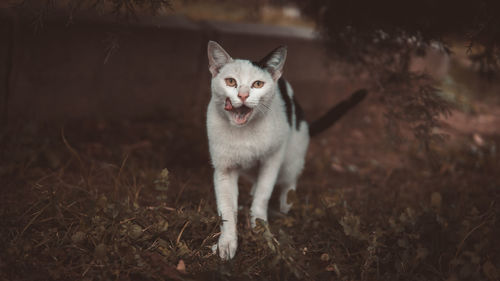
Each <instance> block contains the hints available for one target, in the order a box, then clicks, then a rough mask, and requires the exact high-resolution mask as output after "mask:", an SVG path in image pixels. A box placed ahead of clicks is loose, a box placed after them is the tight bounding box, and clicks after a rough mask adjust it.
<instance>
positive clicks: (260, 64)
mask: <svg viewBox="0 0 500 281" xmlns="http://www.w3.org/2000/svg"><path fill="white" fill-rule="evenodd" d="M250 62H251V63H252V64H253V65H254V66H256V67H258V68H260V69H262V70H266V69H265V67H266V65H265V64H264V63H262V61H250Z"/></svg>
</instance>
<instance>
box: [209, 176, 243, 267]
mask: <svg viewBox="0 0 500 281" xmlns="http://www.w3.org/2000/svg"><path fill="white" fill-rule="evenodd" d="M214 186H215V197H216V201H217V212H218V213H219V216H221V217H222V226H221V234H220V236H219V241H218V243H217V249H218V250H219V256H220V257H221V259H223V260H228V259H232V258H233V257H234V254H235V253H236V248H237V247H238V235H237V231H236V220H237V216H238V214H237V212H238V172H237V171H236V170H227V169H217V168H216V169H215V172H214Z"/></svg>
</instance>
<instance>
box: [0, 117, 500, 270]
mask: <svg viewBox="0 0 500 281" xmlns="http://www.w3.org/2000/svg"><path fill="white" fill-rule="evenodd" d="M169 121H170V122H169ZM351 121H352V120H350V119H346V120H345V122H346V124H345V126H340V127H339V128H335V129H334V131H339V130H342V131H344V132H345V131H349V130H350V129H348V127H354V128H352V130H355V129H356V127H359V126H360V125H359V124H349V122H351ZM178 123H179V122H173V120H164V121H163V122H159V121H155V120H146V121H124V122H118V123H109V122H104V121H99V122H97V121H96V122H76V123H74V124H67V125H66V126H64V130H61V129H60V128H61V127H60V126H55V125H52V126H37V125H29V126H27V125H24V126H19V127H17V128H16V129H17V130H14V129H11V131H9V133H8V134H6V135H4V136H3V138H2V159H5V160H4V161H2V165H1V170H0V171H1V177H2V183H3V187H4V190H3V192H2V198H1V201H2V204H1V206H2V208H0V219H1V222H2V228H1V229H0V232H1V236H0V237H1V241H0V242H1V244H0V245H1V246H0V247H1V249H0V252H1V255H0V277H1V278H3V279H4V280H81V279H82V280H235V279H238V280H246V279H248V280H261V279H267V280H269V279H270V280H498V272H497V270H498V269H497V268H496V265H498V264H499V261H500V257H499V248H498V244H497V243H496V242H497V240H498V239H497V237H499V235H500V228H499V226H498V222H497V215H498V213H499V206H498V199H499V186H500V180H499V178H498V176H497V175H498V172H499V165H498V164H499V157H498V154H497V152H496V151H495V148H496V147H498V145H499V143H500V138H498V136H487V137H485V138H486V142H485V143H483V144H482V146H477V145H476V146H475V149H471V147H473V146H471V145H474V143H473V142H471V141H468V140H464V141H463V142H462V143H459V144H457V145H455V146H454V147H455V148H453V149H452V148H447V149H441V150H437V151H438V152H437V153H440V159H442V161H441V162H440V163H441V166H440V169H438V170H431V169H430V167H429V166H427V165H426V164H425V163H426V162H425V161H424V160H423V159H422V158H421V157H420V156H419V153H413V152H411V150H410V152H406V155H407V156H405V158H407V159H413V160H408V161H407V162H406V164H405V165H404V166H400V167H391V166H390V165H380V164H376V163H375V164H374V163H371V162H369V161H368V159H365V160H366V161H364V162H356V160H355V159H354V158H352V159H349V158H347V156H345V155H344V156H343V159H342V161H339V160H338V159H337V160H335V161H334V162H335V163H336V164H335V165H334V166H332V162H331V161H332V160H331V159H332V158H331V157H332V155H331V152H327V153H325V150H324V147H336V148H337V149H341V148H342V146H345V144H342V143H334V141H332V139H333V138H328V137H327V138H324V139H323V141H320V142H316V143H313V146H312V148H311V153H310V157H309V158H310V159H309V166H308V169H307V170H306V172H305V174H304V176H303V178H302V181H301V184H300V188H299V190H298V194H297V196H292V197H291V199H292V200H294V202H295V205H294V207H293V209H292V211H291V213H290V214H289V215H288V216H283V215H280V214H278V213H277V212H276V211H272V215H271V221H270V224H269V225H268V224H265V223H263V224H261V225H260V226H259V227H258V228H257V229H254V230H251V229H250V227H249V223H248V205H249V204H248V203H249V200H250V198H249V196H248V195H247V192H246V191H247V189H248V186H246V185H243V186H242V191H241V200H240V202H241V205H242V208H243V209H242V211H240V217H239V222H240V223H239V230H240V231H239V244H240V245H239V249H238V253H237V255H236V258H235V260H234V261H231V262H228V263H223V262H220V261H219V259H218V258H217V257H216V256H215V255H213V254H212V252H211V249H210V247H211V246H212V245H213V244H214V243H215V242H216V241H217V237H218V235H219V227H218V226H219V223H220V222H219V219H218V217H217V215H216V212H215V210H216V208H215V205H214V198H213V190H212V187H211V183H210V182H211V179H210V178H211V176H210V173H211V169H210V168H209V167H207V164H208V158H207V154H206V144H203V145H201V146H199V139H201V138H202V136H203V135H202V133H203V132H204V131H203V128H201V127H200V128H195V129H194V130H193V129H191V128H192V126H186V124H178ZM191 125H192V124H191ZM365 126H366V125H365ZM174 132H176V133H174ZM345 133H348V132H345ZM373 133H376V131H374V132H373ZM367 134H368V133H367ZM337 139H338V138H337ZM368 139H370V137H367V139H365V140H364V142H365V144H366V147H365V148H364V149H368V150H369V149H370V145H371V144H370V143H369V142H368ZM372 139H373V138H372ZM197 144H198V145H197ZM450 147H451V146H450ZM353 163H355V164H353ZM332 167H333V168H332ZM339 167H340V168H339ZM164 168H168V169H169V170H168V171H169V172H167V170H164ZM299 198H300V200H299Z"/></svg>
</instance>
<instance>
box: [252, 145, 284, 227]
mask: <svg viewBox="0 0 500 281" xmlns="http://www.w3.org/2000/svg"><path fill="white" fill-rule="evenodd" d="M283 156H284V149H280V150H279V151H277V152H275V153H274V154H273V155H272V156H270V157H269V158H267V159H266V160H265V161H263V162H262V164H261V166H260V169H259V175H258V177H257V182H256V183H255V190H254V194H253V202H252V207H251V208H250V222H251V223H252V227H255V220H256V219H262V220H264V221H267V206H268V204H269V199H270V198H271V194H272V193H273V189H274V185H275V184H276V179H277V178H278V173H279V171H280V167H281V164H282V163H283Z"/></svg>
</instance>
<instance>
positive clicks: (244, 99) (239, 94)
mask: <svg viewBox="0 0 500 281" xmlns="http://www.w3.org/2000/svg"><path fill="white" fill-rule="evenodd" d="M249 95H250V94H249V93H248V92H247V93H238V98H240V100H241V101H242V102H245V101H246V99H247V98H248V96H249Z"/></svg>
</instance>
